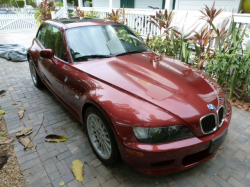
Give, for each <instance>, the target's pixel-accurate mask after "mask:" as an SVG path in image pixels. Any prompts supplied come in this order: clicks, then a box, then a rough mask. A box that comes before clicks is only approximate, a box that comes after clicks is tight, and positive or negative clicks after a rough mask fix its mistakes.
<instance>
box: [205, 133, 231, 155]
mask: <svg viewBox="0 0 250 187" xmlns="http://www.w3.org/2000/svg"><path fill="white" fill-rule="evenodd" d="M227 132H228V129H226V130H225V131H224V132H223V134H221V135H220V136H218V137H216V138H214V139H212V140H211V144H210V146H209V148H208V153H209V154H211V153H213V152H215V151H216V150H217V149H219V147H220V146H221V145H222V144H223V142H224V141H225V139H226V137H227Z"/></svg>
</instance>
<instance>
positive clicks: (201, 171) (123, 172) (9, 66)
mask: <svg viewBox="0 0 250 187" xmlns="http://www.w3.org/2000/svg"><path fill="white" fill-rule="evenodd" d="M8 84H12V85H11V86H8ZM0 88H1V89H5V90H7V93H6V94H5V96H4V97H0V106H1V107H2V108H3V110H5V112H6V114H5V115H4V119H5V122H6V125H7V128H8V131H9V134H10V135H11V137H14V136H15V133H16V132H17V131H19V130H21V129H22V128H24V127H31V126H32V127H33V133H32V134H31V135H30V137H33V135H34V134H35V132H36V131H37V130H38V128H39V126H40V124H41V121H42V117H43V116H44V117H45V120H44V125H43V127H42V128H41V130H40V131H39V134H38V135H37V136H36V137H35V139H34V141H33V142H34V144H37V148H36V149H35V150H27V151H24V150H23V146H22V145H20V143H19V142H17V140H15V142H14V147H15V152H16V155H17V158H18V161H19V164H20V165H21V169H22V171H23V174H24V178H25V180H26V184H27V187H31V186H34V187H43V186H46V187H50V186H54V187H58V186H59V183H60V182H61V181H64V182H65V186H68V187H78V186H85V187H99V186H102V187H116V186H119V187H126V186H127V187H133V186H138V187H139V186H141V187H150V186H152V187H153V186H159V187H161V186H165V187H167V186H173V187H179V186H180V187H182V186H183V187H191V186H199V187H203V186H204V187H213V186H215V187H216V186H223V187H227V186H228V187H232V186H237V187H241V186H246V187H249V186H250V113H247V112H245V111H242V110H239V109H237V108H233V116H232V121H231V124H230V127H229V132H228V136H227V138H226V140H225V142H224V144H223V148H224V150H219V151H218V152H217V154H216V156H215V157H214V158H213V159H211V160H209V161H207V162H205V163H203V164H201V165H199V166H197V167H195V168H192V169H188V170H186V171H182V172H178V173H175V174H169V175H164V176H148V175H145V174H142V173H139V172H137V171H134V170H133V169H131V168H130V167H128V166H127V165H126V164H124V163H120V164H118V165H116V166H113V167H107V166H105V165H103V164H102V163H101V162H100V161H99V160H98V159H97V158H96V156H95V155H94V153H93V151H92V150H91V147H90V145H89V143H88V140H87V137H86V134H85V132H84V131H83V129H82V127H81V125H80V124H79V122H78V121H77V120H76V119H75V118H74V117H73V116H72V114H71V113H70V112H68V111H67V109H66V108H65V107H64V106H63V105H62V104H61V103H60V102H59V101H58V100H57V99H56V98H55V97H54V96H53V94H52V93H51V92H50V91H49V90H48V89H46V88H44V89H37V88H36V87H35V86H34V85H33V82H32V80H31V78H30V73H29V68H28V63H27V62H15V63H14V62H9V61H7V60H5V59H2V58H0ZM12 102H16V103H17V104H18V105H11V103H12ZM18 107H22V109H25V110H26V111H25V115H24V117H23V119H22V120H19V117H18V115H17V112H18V110H19V109H18ZM53 133H55V134H61V135H65V136H67V137H68V138H69V139H70V140H68V141H66V142H60V143H46V142H44V137H45V136H46V135H47V134H53ZM74 159H80V160H81V161H82V162H87V163H88V165H87V164H85V166H84V184H83V183H81V182H79V181H77V180H75V178H74V176H73V174H72V172H71V163H72V161H73V160H74ZM90 167H91V168H90ZM92 170H93V171H94V172H93V171H92Z"/></svg>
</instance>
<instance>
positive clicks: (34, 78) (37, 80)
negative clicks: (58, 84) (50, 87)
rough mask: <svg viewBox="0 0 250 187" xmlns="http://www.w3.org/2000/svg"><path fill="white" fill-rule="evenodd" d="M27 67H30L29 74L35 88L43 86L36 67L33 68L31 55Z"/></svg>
mask: <svg viewBox="0 0 250 187" xmlns="http://www.w3.org/2000/svg"><path fill="white" fill-rule="evenodd" d="M29 67H30V75H31V79H32V81H33V83H34V85H35V86H36V87H37V88H41V87H43V86H44V84H43V82H42V80H41V79H40V77H39V75H38V73H37V71H36V68H35V65H34V62H33V60H32V58H31V57H29Z"/></svg>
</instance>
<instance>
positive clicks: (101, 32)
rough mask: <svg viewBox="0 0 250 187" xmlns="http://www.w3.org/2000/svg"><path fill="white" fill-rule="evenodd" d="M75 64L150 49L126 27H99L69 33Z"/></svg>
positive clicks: (83, 28) (82, 28)
mask: <svg viewBox="0 0 250 187" xmlns="http://www.w3.org/2000/svg"><path fill="white" fill-rule="evenodd" d="M67 41H68V43H69V47H70V51H71V55H72V58H73V61H74V62H80V61H88V60H93V59H96V58H109V57H113V56H117V55H125V54H131V53H139V52H145V51H148V47H147V46H146V45H145V44H144V43H143V42H142V41H141V39H139V38H138V37H137V36H136V35H135V34H134V33H133V32H131V31H130V30H129V29H128V28H127V27H126V26H124V25H98V26H86V27H77V28H73V29H69V30H68V31H67Z"/></svg>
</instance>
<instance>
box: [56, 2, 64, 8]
mask: <svg viewBox="0 0 250 187" xmlns="http://www.w3.org/2000/svg"><path fill="white" fill-rule="evenodd" d="M55 6H58V7H63V3H60V2H56V3H55Z"/></svg>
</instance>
